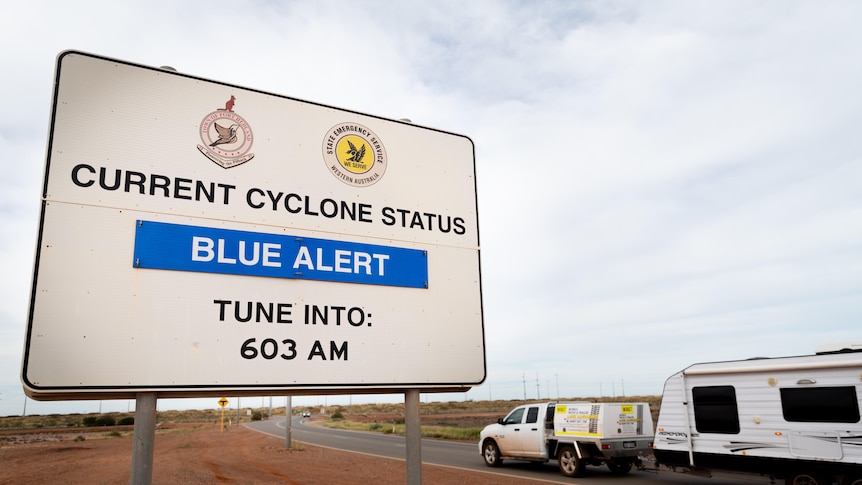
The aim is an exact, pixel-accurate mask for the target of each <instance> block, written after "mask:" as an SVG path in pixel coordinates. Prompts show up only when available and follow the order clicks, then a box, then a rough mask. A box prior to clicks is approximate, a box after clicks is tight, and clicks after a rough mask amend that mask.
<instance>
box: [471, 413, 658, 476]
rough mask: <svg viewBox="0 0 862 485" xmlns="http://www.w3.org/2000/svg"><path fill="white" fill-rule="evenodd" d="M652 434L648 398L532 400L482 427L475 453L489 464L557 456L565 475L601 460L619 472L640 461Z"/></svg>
mask: <svg viewBox="0 0 862 485" xmlns="http://www.w3.org/2000/svg"><path fill="white" fill-rule="evenodd" d="M652 439H653V424H652V415H651V414H650V408H649V404H648V403H590V402H572V403H554V402H550V403H537V404H525V405H522V406H518V407H516V408H515V409H513V410H512V411H511V412H510V413H509V414H508V415H507V416H506V417H505V418H501V419H500V420H498V421H497V424H491V425H488V426H486V427H485V429H483V430H482V433H481V435H480V437H479V453H481V455H482V457H483V458H484V460H485V464H486V465H488V466H492V467H496V466H500V464H502V462H503V460H504V459H515V460H526V461H532V462H546V461H549V460H552V459H556V460H557V461H558V462H559V467H560V471H561V472H562V473H563V475H566V476H570V477H576V476H580V475H582V474H583V472H584V468H585V466H586V465H596V466H598V465H602V464H607V466H608V468H610V470H611V472H613V473H615V474H620V475H622V474H625V473H628V472H629V470H631V468H632V466H640V465H641V459H640V457H641V454H648V453H650V450H651V446H652Z"/></svg>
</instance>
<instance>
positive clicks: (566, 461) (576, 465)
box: [557, 446, 585, 477]
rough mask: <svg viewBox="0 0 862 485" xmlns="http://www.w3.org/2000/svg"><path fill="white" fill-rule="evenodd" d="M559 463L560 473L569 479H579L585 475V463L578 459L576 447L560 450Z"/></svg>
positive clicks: (566, 447) (565, 447)
mask: <svg viewBox="0 0 862 485" xmlns="http://www.w3.org/2000/svg"><path fill="white" fill-rule="evenodd" d="M557 461H558V462H559V464H560V472H561V473H562V474H563V475H565V476H567V477H579V476H581V475H583V474H584V466H585V465H584V462H583V461H582V460H581V459H580V458H578V454H577V452H575V447H574V446H564V447H562V448H560V453H559V455H558V456H557Z"/></svg>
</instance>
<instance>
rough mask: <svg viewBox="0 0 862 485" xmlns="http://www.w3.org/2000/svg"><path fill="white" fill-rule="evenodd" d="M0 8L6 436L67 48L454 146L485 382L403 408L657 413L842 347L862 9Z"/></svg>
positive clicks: (578, 5)
mask: <svg viewBox="0 0 862 485" xmlns="http://www.w3.org/2000/svg"><path fill="white" fill-rule="evenodd" d="M7 3H8V5H6V6H5V7H4V12H3V14H2V15H0V43H2V45H3V46H5V47H4V49H3V50H2V52H1V53H0V62H2V72H3V74H2V76H0V93H2V101H0V106H2V108H0V110H2V111H0V113H2V116H0V153H2V166H3V175H2V177H0V268H2V271H0V393H2V394H0V416H5V415H14V414H20V413H21V412H23V408H24V406H25V401H24V394H23V391H22V387H21V383H20V369H21V356H22V350H23V346H24V344H23V342H24V335H25V328H26V322H27V311H28V300H29V295H30V281H31V277H32V272H33V259H34V258H33V256H34V250H35V245H36V235H37V229H38V218H39V207H40V205H39V196H40V190H41V184H42V176H43V170H44V164H45V146H46V141H47V138H48V122H49V116H50V110H51V93H52V81H53V76H54V68H55V61H56V56H57V54H58V53H60V52H61V51H64V50H67V49H75V50H81V51H84V52H90V53H94V54H99V55H104V56H107V57H113V58H117V59H122V60H126V61H131V62H134V63H138V64H144V65H150V66H162V65H170V66H173V67H174V68H176V69H177V70H179V71H181V72H183V73H188V74H191V75H194V76H198V77H202V78H206V79H213V80H218V81H222V82H226V83H229V84H234V85H239V86H247V87H251V88H255V89H258V90H262V91H267V92H272V93H276V94H281V95H286V96H290V97H293V98H298V99H303V100H308V101H313V102H317V103H321V104H325V105H331V106H337V107H341V108H347V109H350V110H354V111H359V112H365V113H370V114H374V115H378V116H382V117H386V118H393V119H399V118H405V117H406V118H410V119H411V120H413V122H414V123H416V124H419V125H422V126H428V127H433V128H438V129H441V130H445V131H449V132H454V133H459V134H463V135H466V136H468V137H470V138H471V139H472V141H473V143H474V144H475V151H476V172H477V184H478V203H479V224H480V237H481V264H482V293H483V305H484V326H485V341H486V357H487V382H486V384H484V385H482V386H478V387H476V388H474V389H473V390H471V391H470V392H468V393H467V395H466V396H464V395H462V394H458V395H448V394H447V395H443V396H433V395H431V396H429V395H423V400H437V399H446V400H461V399H487V398H489V397H491V398H494V399H501V398H510V399H515V398H523V397H524V396H525V395H526V397H527V398H528V399H536V398H539V397H540V398H542V399H547V398H551V399H554V398H556V397H557V396H558V395H559V396H562V397H587V396H596V395H599V394H604V395H612V394H615V395H621V394H622V393H625V394H627V395H634V394H660V393H661V392H662V386H663V383H664V380H665V379H666V378H667V377H668V376H670V375H671V374H673V373H675V372H677V371H679V370H681V369H683V368H685V367H687V366H688V365H690V364H693V363H695V362H704V361H716V360H732V359H741V358H749V357H754V356H784V355H800V354H809V353H813V352H814V350H815V348H816V347H817V346H818V345H820V344H824V343H829V342H835V341H855V342H857V343H862V334H860V327H862V136H860V127H862V93H860V86H862V47H860V46H862V30H860V29H859V27H858V26H859V23H860V21H862V4H860V3H859V2H855V1H847V2H841V1H819V2H814V1H806V2H802V1H785V0H781V1H761V2H754V1H741V2H734V1H710V2H707V1H631V2H628V1H600V2H587V1H559V2H553V1H547V2H542V1H535V2H534V1H524V2H511V1H509V2H503V1H500V2H490V1H470V2H464V1H437V2H411V1H405V2H386V1H340V2H339V1H313V2H312V1H307V2H305V1H302V2H293V1H259V2H243V1H231V2H228V1H221V0H211V1H208V2H176V1H173V0H170V1H159V0H157V1H153V0H148V1H146V2H143V1H122V2H116V1H106V2H83V1H74V2H68V1H56V2H43V1H32V2H7ZM368 399H369V398H368V397H361V398H359V397H353V398H348V397H347V396H338V397H329V398H327V399H326V400H324V399H323V398H317V397H301V398H295V399H294V404H299V405H302V404H316V403H317V402H324V401H325V402H328V403H347V402H359V401H360V400H368ZM375 399H376V398H375ZM380 399H384V398H383V397H381V398H380ZM385 399H393V397H392V396H387V397H385ZM394 399H396V400H400V399H401V398H400V397H398V396H395V397H394ZM372 400H374V399H372ZM209 401H213V402H212V403H210V402H209ZM214 401H215V400H212V399H208V400H206V401H205V402H202V403H192V402H188V401H171V402H165V403H161V404H160V406H159V407H160V409H167V408H175V407H184V406H191V407H203V406H209V405H212V406H213V407H214V406H215V402H214ZM261 401H264V399H261ZM254 402H255V403H256V402H257V401H254ZM277 403H279V404H281V403H283V399H281V398H279V400H278V401H277ZM26 406H27V409H26V410H27V413H28V414H47V413H50V412H72V411H74V412H95V411H96V410H98V408H99V406H101V407H102V408H103V409H104V410H122V411H125V410H126V409H127V408H128V407H129V403H128V402H127V401H120V402H116V401H115V402H104V403H96V402H60V403H51V402H36V401H30V400H28V401H27V403H26Z"/></svg>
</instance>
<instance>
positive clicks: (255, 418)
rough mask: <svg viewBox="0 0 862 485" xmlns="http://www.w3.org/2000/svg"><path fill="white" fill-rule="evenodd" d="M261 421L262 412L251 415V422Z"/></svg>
mask: <svg viewBox="0 0 862 485" xmlns="http://www.w3.org/2000/svg"><path fill="white" fill-rule="evenodd" d="M261 419H263V416H262V415H261V414H260V411H255V412H253V413H251V420H252V421H260V420H261Z"/></svg>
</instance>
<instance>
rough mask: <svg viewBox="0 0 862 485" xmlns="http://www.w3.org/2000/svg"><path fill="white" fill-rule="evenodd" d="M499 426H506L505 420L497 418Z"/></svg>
mask: <svg viewBox="0 0 862 485" xmlns="http://www.w3.org/2000/svg"><path fill="white" fill-rule="evenodd" d="M497 424H506V423H504V422H503V418H497Z"/></svg>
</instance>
